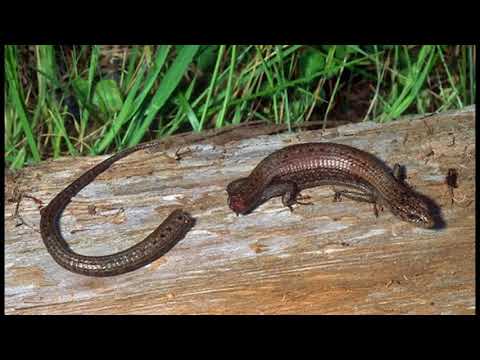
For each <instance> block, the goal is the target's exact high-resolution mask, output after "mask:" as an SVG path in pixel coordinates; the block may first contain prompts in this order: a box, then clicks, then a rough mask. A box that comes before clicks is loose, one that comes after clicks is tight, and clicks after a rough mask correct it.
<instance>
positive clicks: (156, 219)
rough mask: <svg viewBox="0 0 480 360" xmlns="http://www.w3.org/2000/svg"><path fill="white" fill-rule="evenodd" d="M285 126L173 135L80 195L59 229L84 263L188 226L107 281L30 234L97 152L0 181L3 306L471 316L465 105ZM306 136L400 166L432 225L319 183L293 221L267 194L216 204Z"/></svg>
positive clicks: (470, 133)
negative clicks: (43, 209)
mask: <svg viewBox="0 0 480 360" xmlns="http://www.w3.org/2000/svg"><path fill="white" fill-rule="evenodd" d="M285 130H286V129H285V126H283V127H276V126H264V125H261V124H259V123H254V124H249V125H244V126H240V127H232V128H227V129H222V130H221V131H216V132H210V133H208V134H207V135H208V136H210V135H211V136H210V137H208V136H207V138H206V139H205V140H203V141H201V142H199V143H195V144H190V145H189V143H191V142H192V141H198V140H199V138H200V137H202V136H205V135H204V134H202V135H197V134H195V135H191V134H187V135H185V134H184V135H179V136H176V137H172V138H170V139H167V140H166V141H165V146H164V148H163V149H161V150H159V151H157V152H155V153H151V152H148V153H147V152H145V151H141V152H139V153H136V154H133V155H131V156H129V157H127V158H126V159H123V160H121V161H119V162H118V163H117V164H115V165H114V166H113V167H112V169H109V170H108V171H107V172H105V173H104V174H102V175H101V176H99V177H98V178H97V179H96V180H95V181H94V182H93V183H92V184H90V185H88V186H87V187H86V188H85V189H83V190H82V191H81V192H80V194H79V195H77V196H76V197H75V198H74V199H73V201H72V202H71V203H70V205H69V206H68V207H67V209H66V210H65V212H64V215H63V218H62V224H61V225H62V232H63V235H64V237H65V238H66V239H67V241H68V242H69V244H70V245H71V247H72V248H73V249H74V250H75V251H77V252H79V253H82V254H87V255H100V254H108V253H111V252H116V251H119V250H123V249H126V248H127V247H129V246H131V245H133V244H134V243H136V242H138V241H140V240H141V239H143V238H144V237H145V236H146V235H147V234H149V233H150V232H151V231H152V230H153V229H154V228H155V227H156V226H157V225H158V224H159V223H160V222H161V221H163V219H164V218H165V217H166V216H167V214H168V213H169V212H170V211H171V210H172V209H174V208H179V207H182V208H184V209H185V210H186V211H188V212H190V213H191V214H192V215H193V216H194V217H195V218H196V219H197V223H196V226H195V227H194V228H193V229H192V230H191V232H190V233H188V234H187V236H186V237H185V238H184V239H183V240H182V241H181V242H180V243H178V244H177V245H176V246H175V247H174V248H173V249H172V250H171V251H170V252H169V253H167V254H166V255H165V256H164V257H162V258H160V259H159V260H157V261H155V262H154V263H152V264H151V265H149V266H146V267H144V268H142V269H139V270H136V271H134V272H131V273H128V274H124V275H120V276H116V277H112V278H89V277H85V276H82V275H77V274H73V273H70V272H68V271H66V270H64V269H63V268H61V267H59V266H58V265H57V264H56V263H55V262H54V261H53V259H52V258H51V257H50V255H49V254H48V253H47V251H46V249H45V247H44V245H43V242H42V240H41V237H40V233H39V231H38V225H39V220H40V212H39V207H40V205H39V203H38V201H41V202H42V203H43V205H46V204H47V203H48V201H50V200H51V199H52V198H53V196H54V195H55V194H57V193H58V192H59V191H61V190H62V189H63V188H64V187H66V186H67V185H68V184H69V183H70V182H72V181H73V180H74V179H75V178H77V177H78V176H79V175H81V174H82V173H83V172H84V171H86V170H88V169H89V168H90V167H92V166H93V165H94V164H96V163H98V162H99V161H101V160H103V159H104V158H106V156H97V157H78V158H61V159H59V160H55V161H45V162H43V163H41V164H40V165H37V166H32V167H29V168H26V169H24V170H23V171H22V172H20V173H17V174H11V173H10V174H7V175H6V178H5V180H6V189H5V191H6V192H5V195H6V199H7V201H6V202H5V312H6V313H7V314H474V312H475V286H474V283H475V261H474V259H475V238H474V227H475V185H474V184H475V176H474V174H475V110H474V107H468V108H465V109H463V110H461V111H453V112H449V113H444V114H438V115H434V116H429V117H409V118H403V119H400V120H398V121H395V122H392V123H388V124H377V123H372V122H364V123H357V124H350V125H346V126H340V127H337V128H332V129H326V130H322V129H321V126H319V125H318V124H315V123H314V124H309V125H308V126H304V127H303V128H299V129H296V131H295V132H291V133H289V132H286V131H285ZM313 141H331V142H338V143H343V144H348V145H352V146H355V147H358V148H361V149H363V150H366V151H369V152H372V153H374V154H375V155H377V156H378V157H380V158H381V159H383V160H385V161H386V162H387V163H388V164H389V165H390V166H392V165H393V164H394V163H400V164H403V165H405V166H406V169H407V182H408V183H409V184H412V185H414V187H415V188H416V190H418V191H419V192H421V193H423V194H425V195H427V196H428V197H430V198H432V199H434V200H435V201H436V202H437V203H438V204H439V205H440V207H441V209H442V216H443V218H444V220H445V223H446V226H445V228H443V229H441V230H436V231H432V230H426V229H420V228H416V227H414V226H412V225H410V224H408V223H404V222H402V221H400V220H399V219H398V218H396V217H394V216H393V215H392V214H390V213H389V212H384V213H382V214H381V215H380V217H379V218H375V216H374V215H373V212H372V208H371V205H370V204H364V203H358V202H353V201H350V200H347V199H345V200H343V201H342V202H340V203H334V202H333V201H332V199H333V192H332V190H331V189H330V188H329V187H318V188H314V189H309V190H307V191H304V192H302V194H306V195H309V196H311V201H313V203H314V204H313V205H311V206H297V207H296V208H295V210H294V212H293V213H290V211H288V209H285V208H284V207H283V206H282V204H281V200H280V199H279V198H276V199H272V200H271V201H269V202H267V203H266V204H264V205H262V206H261V207H259V208H258V209H257V210H256V211H254V212H253V213H252V214H250V215H247V216H239V217H237V216H235V214H233V213H232V212H231V211H230V210H229V208H228V206H227V203H226V200H227V196H226V192H225V187H226V185H227V184H228V183H229V182H230V181H232V180H234V179H236V178H238V177H242V176H245V175H247V174H249V172H250V171H251V170H252V169H253V167H254V166H255V165H256V164H257V163H258V162H259V161H260V160H261V159H263V158H264V157H265V156H267V155H268V154H270V153H271V152H273V151H275V150H277V149H279V148H282V147H284V146H286V145H290V144H294V143H302V142H313ZM179 148H180V150H179ZM449 168H455V169H457V171H458V188H456V189H454V192H453V198H452V196H451V195H452V194H451V193H450V192H449V191H448V188H447V186H446V184H445V176H446V174H447V171H448V169H449ZM452 199H453V203H452ZM19 200H20V202H19ZM17 207H18V208H17ZM16 210H17V213H16Z"/></svg>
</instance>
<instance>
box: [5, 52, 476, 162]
mask: <svg viewBox="0 0 480 360" xmlns="http://www.w3.org/2000/svg"><path fill="white" fill-rule="evenodd" d="M4 50H5V80H6V81H5V90H4V91H5V109H4V110H5V161H6V165H7V166H8V167H10V168H12V169H15V168H21V167H23V166H25V165H26V164H29V163H36V162H39V161H41V160H42V159H46V158H49V157H59V156H68V155H80V154H103V153H107V152H114V151H118V150H120V149H122V148H125V147H128V146H132V145H135V144H138V143H140V142H144V141H148V140H151V139H158V138H162V137H164V136H168V135H171V134H174V133H176V132H179V131H196V132H201V131H203V130H204V129H207V128H214V127H215V128H221V127H223V126H227V125H232V124H239V123H240V122H243V121H249V120H258V119H261V120H264V121H267V122H272V123H276V124H280V123H285V124H287V126H288V127H291V126H292V125H293V124H295V123H298V122H302V121H309V120H322V121H324V125H325V126H327V124H328V125H331V124H332V123H333V124H334V120H335V119H338V118H341V117H342V116H343V115H342V114H343V113H346V112H348V111H349V110H350V111H351V112H352V111H353V113H354V118H355V119H357V121H362V120H373V121H377V122H388V121H392V120H394V119H396V118H398V117H400V116H402V115H405V114H413V113H415V114H417V113H420V114H421V113H426V112H435V111H438V112H440V111H446V110H450V109H458V108H461V107H463V106H466V105H469V104H473V102H474V99H475V92H476V83H475V75H476V74H475V72H476V68H475V60H476V59H475V56H476V52H475V47H474V46H460V45H457V46H455V45H449V46H444V45H425V46H421V45H416V46H406V45H401V46H396V45H369V46H359V45H328V46H327V45H322V46H303V45H287V46H283V45H273V46H270V45H269V46H256V45H228V46H226V45H220V46H218V45H208V46H197V45H183V46H173V45H172V46H170V45H160V46H130V47H128V49H127V48H124V47H119V48H114V47H113V48H112V47H105V46H70V47H59V46H51V45H45V46H13V45H6V46H5V48H4ZM111 60H115V61H116V63H115V64H116V65H111V62H110V61H111ZM358 94H361V95H358ZM359 96H360V97H359Z"/></svg>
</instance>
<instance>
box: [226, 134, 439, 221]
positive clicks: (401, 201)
mask: <svg viewBox="0 0 480 360" xmlns="http://www.w3.org/2000/svg"><path fill="white" fill-rule="evenodd" d="M398 170H399V166H398V165H396V166H395V168H394V170H393V171H392V170H391V169H389V168H388V167H387V166H386V165H385V164H384V163H383V162H382V161H381V160H380V159H378V158H376V157H375V156H373V155H372V154H370V153H367V152H365V151H362V150H359V149H356V148H353V147H351V146H347V145H342V144H335V143H305V144H297V145H291V146H287V147H285V148H283V149H280V150H278V151H275V152H273V153H272V154H270V155H269V156H267V157H266V158H265V159H263V160H262V161H261V162H260V163H259V164H258V165H257V166H256V167H255V169H254V170H253V171H252V172H251V173H250V175H249V176H248V177H246V178H241V179H237V180H235V181H233V182H231V183H230V184H229V185H228V186H227V193H228V205H229V207H230V208H231V209H232V210H233V211H234V212H235V213H236V214H248V213H250V212H252V211H253V210H254V209H255V208H256V207H258V206H259V205H260V204H262V203H264V202H266V201H267V200H269V199H270V198H272V197H275V196H282V202H283V204H284V205H285V206H288V207H290V209H291V206H292V205H293V204H295V203H300V202H298V201H297V198H298V196H299V194H300V191H301V190H303V189H307V188H311V187H315V186H320V185H334V186H335V185H338V186H341V187H342V188H348V189H349V190H342V191H336V190H335V199H340V197H341V196H344V197H346V198H350V199H353V200H357V201H364V202H369V203H372V204H374V210H375V214H376V215H378V212H377V205H378V206H380V207H381V208H383V207H386V208H388V209H390V211H391V212H392V213H393V214H394V215H396V216H398V217H399V218H400V219H402V220H404V221H408V222H410V223H413V224H415V225H418V226H421V227H425V228H433V227H434V225H435V219H434V214H433V212H432V208H431V205H430V202H429V200H428V199H427V198H426V197H424V196H423V195H421V194H419V193H417V192H415V191H414V190H413V189H412V188H410V187H409V186H408V185H407V184H406V183H405V182H404V181H403V180H402V179H401V178H400V176H399V175H398ZM352 190H353V191H352Z"/></svg>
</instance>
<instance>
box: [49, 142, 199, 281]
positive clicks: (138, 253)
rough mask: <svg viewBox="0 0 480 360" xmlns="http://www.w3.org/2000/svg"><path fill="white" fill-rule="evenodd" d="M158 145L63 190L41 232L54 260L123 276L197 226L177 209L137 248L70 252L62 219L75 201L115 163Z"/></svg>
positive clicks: (67, 266)
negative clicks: (88, 253) (91, 253)
mask: <svg viewBox="0 0 480 360" xmlns="http://www.w3.org/2000/svg"><path fill="white" fill-rule="evenodd" d="M155 146H158V142H150V143H145V144H140V145H137V146H134V147H132V148H129V149H126V150H123V151H120V152H119V153H117V154H115V155H113V156H111V157H109V158H108V159H106V160H104V161H102V162H101V163H99V164H98V165H96V166H94V167H93V168H92V169H90V170H88V171H87V172H85V173H84V174H83V175H82V176H80V177H79V178H78V179H77V180H75V181H74V182H73V183H71V184H70V185H69V186H67V187H66V188H65V189H64V190H62V191H61V192H60V193H59V194H58V195H57V196H55V197H54V198H53V200H52V201H50V203H49V204H48V205H47V206H46V207H45V208H43V209H42V211H41V219H40V232H41V234H42V239H43V242H44V243H45V246H46V248H47V250H48V252H49V253H50V255H51V256H52V257H53V259H54V260H55V261H56V262H57V263H58V264H59V265H60V266H62V267H63V268H65V269H67V270H69V271H72V272H74V273H78V274H82V275H88V276H113V275H120V274H123V273H126V272H129V271H132V270H135V269H138V268H140V267H142V266H145V265H147V264H149V263H151V262H152V261H154V260H156V259H157V258H159V257H160V256H162V255H164V254H165V253H166V252H167V251H169V250H170V249H171V248H172V247H173V246H174V245H175V244H176V243H177V242H178V241H180V240H181V239H182V238H183V237H184V236H185V235H186V234H187V232H188V231H189V230H190V229H191V228H192V227H193V225H194V222H195V220H194V219H193V218H192V217H191V216H190V215H189V214H188V213H187V212H184V211H182V210H174V211H173V212H172V213H171V214H170V215H169V216H168V217H167V218H166V219H165V221H163V222H162V223H161V224H160V225H159V226H158V227H157V228H156V229H155V230H154V231H153V232H152V233H151V234H150V235H148V236H147V237H146V238H145V239H144V240H143V241H141V242H139V243H137V244H136V245H134V246H132V247H130V248H128V249H126V250H124V251H121V252H117V253H114V254H110V255H104V256H85V255H80V254H77V253H75V252H74V251H72V250H71V249H70V247H69V246H68V244H67V242H66V241H65V239H64V238H63V236H62V234H61V232H60V225H59V221H60V217H61V215H62V213H63V210H64V209H65V207H66V206H67V205H68V204H69V203H70V201H71V199H72V198H73V197H74V196H75V195H76V194H78V193H79V192H80V190H82V189H83V188H84V187H85V186H87V185H88V184H90V183H91V182H92V181H93V180H94V179H95V178H96V177H97V176H98V175H99V174H101V173H102V172H104V171H105V170H107V169H108V168H109V167H110V166H111V165H112V164H113V163H114V162H116V161H117V160H120V159H122V158H124V157H126V156H128V155H130V154H131V153H133V152H136V151H138V150H142V149H148V148H153V147H155Z"/></svg>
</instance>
